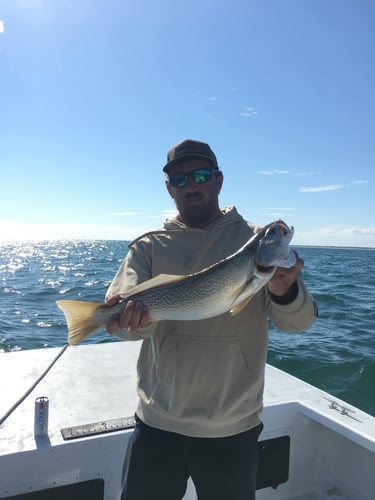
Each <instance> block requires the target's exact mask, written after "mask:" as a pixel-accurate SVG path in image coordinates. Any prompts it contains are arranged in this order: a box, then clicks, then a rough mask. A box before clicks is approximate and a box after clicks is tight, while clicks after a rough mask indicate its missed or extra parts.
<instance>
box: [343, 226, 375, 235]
mask: <svg viewBox="0 0 375 500" xmlns="http://www.w3.org/2000/svg"><path fill="white" fill-rule="evenodd" d="M343 232H344V233H350V234H359V235H366V236H369V235H370V236H375V227H351V228H348V229H344V230H343Z"/></svg>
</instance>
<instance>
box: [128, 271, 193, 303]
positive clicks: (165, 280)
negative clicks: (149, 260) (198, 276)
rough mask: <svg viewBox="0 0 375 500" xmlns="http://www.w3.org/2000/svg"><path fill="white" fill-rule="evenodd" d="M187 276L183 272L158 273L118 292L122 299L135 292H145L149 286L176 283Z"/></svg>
mask: <svg viewBox="0 0 375 500" xmlns="http://www.w3.org/2000/svg"><path fill="white" fill-rule="evenodd" d="M187 277H188V276H185V275H183V274H158V275H157V276H155V277H154V278H151V279H149V280H146V281H143V282H142V283H140V284H139V285H136V286H134V287H133V288H130V289H129V290H126V291H125V292H122V293H120V296H121V297H122V298H124V299H126V298H127V297H130V295H135V294H136V293H140V292H145V291H146V290H150V289H151V288H155V287H157V286H162V285H171V284H173V283H178V282H179V281H182V280H185V279H186V278H187Z"/></svg>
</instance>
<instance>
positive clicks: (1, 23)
mask: <svg viewBox="0 0 375 500" xmlns="http://www.w3.org/2000/svg"><path fill="white" fill-rule="evenodd" d="M4 31H5V28H4V22H3V21H2V20H1V19H0V33H4Z"/></svg>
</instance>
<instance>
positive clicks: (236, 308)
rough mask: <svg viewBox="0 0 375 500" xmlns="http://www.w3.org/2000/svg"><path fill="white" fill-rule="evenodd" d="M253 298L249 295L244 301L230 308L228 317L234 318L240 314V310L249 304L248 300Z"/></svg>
mask: <svg viewBox="0 0 375 500" xmlns="http://www.w3.org/2000/svg"><path fill="white" fill-rule="evenodd" d="M253 297H254V295H250V297H247V298H246V299H245V300H243V301H242V302H240V303H239V304H237V305H235V306H234V307H232V309H231V310H230V315H231V316H235V315H236V314H238V313H240V312H241V311H242V309H243V308H244V307H245V306H247V304H248V303H249V302H250V300H251V299H252V298H253Z"/></svg>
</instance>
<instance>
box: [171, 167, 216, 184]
mask: <svg viewBox="0 0 375 500" xmlns="http://www.w3.org/2000/svg"><path fill="white" fill-rule="evenodd" d="M211 177H212V168H198V169H197V170H193V171H192V172H176V173H175V174H169V182H170V184H171V185H172V186H173V187H177V188H183V187H185V186H186V185H187V183H188V182H189V179H193V181H194V182H195V184H204V183H205V182H207V181H209V180H210V179H211Z"/></svg>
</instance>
